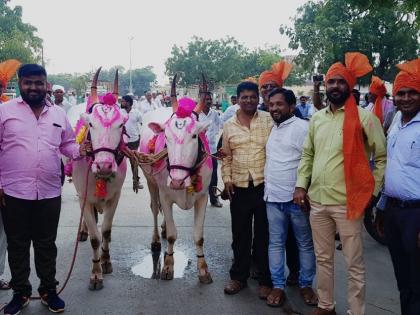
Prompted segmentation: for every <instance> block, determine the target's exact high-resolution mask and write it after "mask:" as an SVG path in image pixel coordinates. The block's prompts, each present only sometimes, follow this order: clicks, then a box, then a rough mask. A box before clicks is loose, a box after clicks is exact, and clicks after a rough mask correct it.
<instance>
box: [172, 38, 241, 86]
mask: <svg viewBox="0 0 420 315" xmlns="http://www.w3.org/2000/svg"><path fill="white" fill-rule="evenodd" d="M246 52H247V50H246V48H245V47H244V46H243V45H241V44H239V43H238V41H236V39H234V38H233V37H226V38H223V39H219V40H205V39H203V38H201V37H196V36H194V37H193V39H192V41H190V42H189V43H188V44H187V47H185V48H184V47H179V46H177V45H175V46H173V47H172V52H171V57H169V58H168V59H167V60H166V62H165V65H166V74H167V75H169V76H173V75H175V73H179V76H180V79H179V84H180V85H181V86H187V85H192V84H196V83H197V82H198V81H199V80H200V78H201V73H202V72H204V73H205V74H206V76H207V77H208V78H209V79H210V80H211V81H214V82H217V83H232V82H237V81H238V80H240V79H242V78H241V77H240V76H241V71H242V68H241V60H242V57H243V56H244V55H245V53H246Z"/></svg>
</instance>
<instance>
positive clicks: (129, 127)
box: [121, 95, 143, 189]
mask: <svg viewBox="0 0 420 315" xmlns="http://www.w3.org/2000/svg"><path fill="white" fill-rule="evenodd" d="M121 108H122V109H125V111H126V112H127V113H128V120H127V122H126V123H125V131H126V133H127V135H128V143H127V147H128V148H129V149H130V150H137V149H138V148H139V144H140V126H141V122H142V117H141V113H140V112H139V111H138V110H137V109H135V108H133V98H132V97H131V96H130V95H125V96H123V97H122V99H121ZM131 171H132V172H133V188H134V189H136V188H137V189H143V185H142V184H140V181H139V180H140V178H139V176H138V175H137V174H138V169H135V168H134V166H133V165H131Z"/></svg>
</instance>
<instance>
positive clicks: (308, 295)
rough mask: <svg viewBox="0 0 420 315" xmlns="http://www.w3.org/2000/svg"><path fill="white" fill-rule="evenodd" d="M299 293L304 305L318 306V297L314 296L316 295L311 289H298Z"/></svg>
mask: <svg viewBox="0 0 420 315" xmlns="http://www.w3.org/2000/svg"><path fill="white" fill-rule="evenodd" d="M299 291H300V295H301V297H302V299H303V301H304V302H305V304H306V305H309V306H317V305H318V297H317V296H316V293H315V292H314V290H313V289H312V288H311V287H304V288H300V289H299Z"/></svg>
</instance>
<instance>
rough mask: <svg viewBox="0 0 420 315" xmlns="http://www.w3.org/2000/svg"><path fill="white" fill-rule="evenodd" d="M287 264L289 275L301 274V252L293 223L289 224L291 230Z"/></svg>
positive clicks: (288, 237)
mask: <svg viewBox="0 0 420 315" xmlns="http://www.w3.org/2000/svg"><path fill="white" fill-rule="evenodd" d="M286 264H287V268H289V274H291V273H295V274H298V273H299V269H300V264H299V250H298V247H297V243H296V238H295V232H294V231H293V227H292V224H291V222H289V229H288V232H287V240H286Z"/></svg>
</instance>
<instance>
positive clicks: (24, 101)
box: [0, 53, 420, 315]
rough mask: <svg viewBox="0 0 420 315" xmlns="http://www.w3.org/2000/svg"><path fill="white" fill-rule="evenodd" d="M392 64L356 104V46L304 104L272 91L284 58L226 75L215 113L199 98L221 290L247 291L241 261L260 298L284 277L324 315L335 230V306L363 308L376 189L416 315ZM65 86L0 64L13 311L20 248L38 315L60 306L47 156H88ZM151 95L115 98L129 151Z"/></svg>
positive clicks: (406, 123)
mask: <svg viewBox="0 0 420 315" xmlns="http://www.w3.org/2000/svg"><path fill="white" fill-rule="evenodd" d="M397 67H398V68H399V70H400V72H399V74H398V75H397V77H396V78H395V81H394V83H393V90H392V97H393V100H392V101H391V100H389V99H388V98H387V97H386V94H387V90H386V88H385V84H384V82H383V81H382V80H381V79H380V78H378V77H377V76H372V81H371V85H370V89H369V99H368V103H369V105H368V106H367V107H365V108H362V107H360V106H358V104H359V100H360V93H359V91H357V90H355V89H354V88H355V85H356V83H357V79H358V78H360V77H362V76H365V75H367V74H368V73H370V72H371V71H372V67H371V66H370V65H369V62H368V59H367V57H366V56H364V55H363V54H360V53H347V54H346V55H345V63H344V64H343V63H339V62H338V63H335V64H333V65H332V66H331V67H330V68H329V70H328V72H327V73H326V76H325V81H324V83H325V94H326V100H325V101H324V100H323V97H321V92H320V89H319V87H320V84H319V83H317V84H316V86H315V89H314V94H313V97H312V100H313V104H310V103H309V102H308V98H307V97H305V96H301V97H299V98H297V97H296V95H295V93H294V92H293V91H292V90H290V89H286V88H284V87H283V85H284V83H285V81H286V80H287V77H288V75H289V73H290V72H291V71H292V65H290V64H288V63H286V62H284V61H280V62H278V63H276V64H274V65H273V66H272V68H271V69H270V70H267V71H264V72H263V73H261V75H260V76H259V80H258V82H253V81H252V80H248V79H247V80H244V81H242V82H241V83H239V85H238V86H237V93H236V95H233V96H231V103H232V105H231V106H229V107H228V108H227V109H226V111H225V112H224V113H223V114H220V113H219V112H218V111H216V110H215V109H214V108H213V98H212V94H211V93H209V92H206V95H205V97H204V104H205V106H204V108H203V111H202V112H201V113H200V114H199V117H198V119H199V120H200V121H209V122H210V123H209V128H208V129H207V131H206V135H207V138H208V141H209V147H210V151H211V152H210V153H211V154H212V156H213V174H212V179H211V184H210V187H209V199H210V204H211V205H212V206H214V207H222V206H223V203H222V202H221V201H220V200H219V195H218V194H217V189H215V188H216V187H217V183H218V169H219V168H218V166H219V163H218V160H219V159H221V160H222V162H221V177H222V180H223V183H224V190H223V192H222V193H221V195H220V197H221V198H222V199H224V200H229V201H230V213H231V224H232V250H233V257H234V259H233V263H232V266H231V268H230V271H229V273H230V280H229V281H228V283H227V284H226V286H225V288H224V292H225V293H226V294H229V295H234V294H237V293H238V292H240V291H241V290H242V289H244V288H245V287H247V281H248V278H249V277H250V275H251V271H252V270H253V269H255V270H254V272H255V275H256V277H257V278H258V282H259V290H258V297H259V298H260V299H264V300H266V303H267V305H268V306H272V307H278V306H281V305H283V303H284V302H285V300H286V299H287V297H286V291H285V288H286V285H297V286H298V287H299V292H300V294H301V297H302V299H303V301H304V303H305V304H307V305H310V306H313V307H314V309H313V311H312V313H311V315H333V314H336V312H335V304H334V252H335V245H334V240H335V237H336V233H337V232H338V233H339V235H340V239H341V242H342V249H343V254H344V258H345V261H346V264H347V271H348V274H349V276H348V289H347V291H348V296H347V302H348V314H352V315H363V314H365V313H366V310H365V307H366V306H365V305H366V299H365V288H366V278H365V265H364V261H363V243H362V220H363V213H364V210H365V209H366V208H367V207H370V206H372V204H373V203H374V202H376V201H377V196H378V195H379V194H380V193H381V192H382V196H381V199H380V200H379V203H378V206H377V208H378V209H379V210H380V211H379V212H378V214H377V217H376V227H377V229H378V233H380V234H381V235H384V236H385V238H386V240H387V244H388V248H389V252H390V255H391V259H392V263H393V266H394V271H395V276H396V279H397V284H398V289H399V291H400V302H401V313H402V314H403V315H418V314H420V268H419V266H420V190H419V187H420V113H419V112H420V58H419V59H416V60H413V61H409V62H406V63H403V64H400V65H397ZM16 71H17V74H18V85H19V90H20V94H21V96H20V97H18V98H15V99H12V100H8V99H7V97H5V96H4V95H2V94H3V93H2V92H3V91H4V90H5V87H6V86H7V82H8V81H9V80H10V79H11V78H12V77H13V76H14V75H15V73H16ZM65 93H66V91H65V88H64V87H63V86H60V85H51V84H49V83H48V82H47V73H46V71H45V69H44V68H43V67H41V66H39V65H34V64H27V65H21V64H20V63H19V62H17V61H15V60H9V61H6V62H4V63H1V64H0V97H1V98H0V102H1V103H2V104H1V105H0V202H1V204H0V206H1V217H0V274H2V273H3V272H4V265H5V257H6V248H7V252H8V260H9V267H10V270H11V275H12V279H11V281H10V284H9V283H8V282H7V281H5V280H0V289H10V288H11V289H13V299H12V300H11V302H10V303H9V304H8V305H7V306H6V307H5V309H4V313H5V314H18V313H19V312H20V310H21V309H22V308H23V307H25V306H26V305H27V304H28V303H29V298H30V296H31V294H32V287H31V284H30V283H29V274H30V268H29V249H30V245H31V242H32V244H33V247H34V254H35V266H36V272H37V276H38V277H39V278H40V280H41V282H40V286H39V288H38V291H39V293H40V296H41V302H42V303H43V304H45V305H47V306H48V308H49V310H50V311H52V312H56V313H57V312H62V311H64V309H65V303H64V301H63V300H62V299H61V298H60V297H59V296H58V295H57V291H56V286H57V281H56V280H55V273H56V269H55V268H56V266H55V265H56V257H57V248H56V245H55V239H56V235H57V228H58V220H59V216H60V208H61V183H60V179H61V176H62V172H63V170H62V165H60V161H61V157H62V155H64V156H67V157H68V158H72V159H74V158H78V157H80V156H85V155H86V154H87V152H89V151H91V150H92V148H91V144H90V142H89V141H88V140H86V141H84V142H82V143H81V144H80V145H78V144H76V142H75V135H74V132H73V129H72V126H71V124H70V123H69V120H68V119H67V117H66V112H67V111H68V110H69V108H71V106H72V104H71V103H69V102H68V101H66V99H65V98H64V95H65ZM260 99H261V100H262V101H260ZM165 103H166V99H165V98H164V97H163V96H161V95H158V94H157V93H152V92H146V93H145V95H144V98H143V99H142V100H140V101H139V102H137V101H136V100H135V99H134V98H133V96H131V95H125V96H123V97H122V99H121V108H123V109H124V110H125V111H126V112H127V113H128V120H127V122H126V123H125V129H126V133H127V135H128V143H127V146H128V148H129V149H131V150H138V148H139V142H140V138H139V137H140V128H141V123H142V117H143V115H144V114H145V113H147V112H149V111H151V110H155V109H158V108H160V107H164V106H165ZM220 134H222V135H220ZM27 157H30V158H29V159H28V158H27ZM217 157H219V158H217ZM138 180H139V178H138V175H137V172H135V170H134V169H133V184H136V185H137V186H136V188H137V189H141V188H143V186H142V185H141V184H140V183H139V181H138ZM34 213H36V215H34ZM286 265H287V269H288V275H287V277H286ZM315 277H316V279H317V281H316V288H315V289H313V282H314V279H315Z"/></svg>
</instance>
